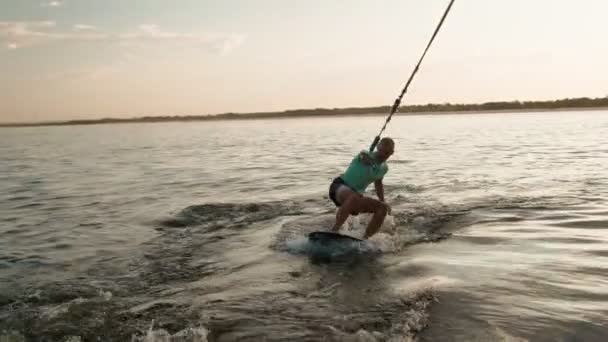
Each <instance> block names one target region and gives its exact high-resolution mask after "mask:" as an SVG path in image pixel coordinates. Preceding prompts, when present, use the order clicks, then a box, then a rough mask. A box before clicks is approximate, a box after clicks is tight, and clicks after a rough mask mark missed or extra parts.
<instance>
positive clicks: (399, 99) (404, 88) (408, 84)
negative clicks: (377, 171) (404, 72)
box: [369, 0, 455, 152]
mask: <svg viewBox="0 0 608 342" xmlns="http://www.w3.org/2000/svg"><path fill="white" fill-rule="evenodd" d="M454 1H455V0H451V1H450V4H449V5H448V7H447V8H446V10H445V12H444V13H443V17H441V21H440V22H439V25H437V28H435V32H434V33H433V36H432V37H431V40H429V43H428V44H427V46H426V49H424V53H423V54H422V56H421V57H420V60H419V61H418V64H416V67H415V68H414V71H413V72H412V74H411V75H410V78H409V79H408V80H407V83H406V84H405V87H403V90H402V91H401V94H400V95H399V97H397V99H396V100H395V103H394V104H393V108H391V113H390V114H389V116H388V117H387V118H386V121H385V122H384V125H383V126H382V129H380V132H379V133H378V135H376V137H375V138H374V141H373V142H372V145H371V146H370V148H369V152H373V151H374V149H375V148H376V145H378V142H379V141H380V136H381V135H382V132H384V129H385V128H386V125H387V124H388V123H389V121H391V118H392V117H393V114H395V112H396V111H397V109H399V105H400V104H401V99H402V98H403V95H405V93H406V92H407V88H408V87H409V86H410V83H412V80H413V79H414V75H416V73H417V72H418V69H419V68H420V64H421V63H422V60H423V59H424V56H426V53H427V51H428V50H429V47H430V46H431V43H433V40H435V36H437V32H439V29H440V28H441V25H443V21H444V20H445V18H446V17H447V15H448V13H449V12H450V9H451V8H452V4H453V3H454Z"/></svg>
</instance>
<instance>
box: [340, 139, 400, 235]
mask: <svg viewBox="0 0 608 342" xmlns="http://www.w3.org/2000/svg"><path fill="white" fill-rule="evenodd" d="M394 147H395V142H394V141H393V139H391V138H388V137H385V138H382V139H381V140H380V142H379V143H378V147H377V150H376V151H374V152H371V153H370V152H368V151H362V152H360V153H359V154H357V155H356V156H355V157H354V158H353V159H352V161H351V162H350V165H349V166H348V168H347V169H346V171H345V172H344V173H343V174H341V175H340V176H338V177H336V178H334V180H333V182H332V183H331V185H330V186H329V198H330V199H331V200H332V201H333V202H334V204H335V205H336V206H337V207H338V211H337V213H336V222H335V224H334V226H333V227H332V229H331V230H332V231H334V232H338V231H339V230H340V228H341V227H342V225H343V224H344V222H346V220H347V219H348V217H349V215H358V214H359V213H373V214H374V215H373V217H372V219H371V221H370V222H369V224H368V225H367V228H366V230H365V234H364V236H363V239H368V238H369V237H371V236H372V235H374V234H376V233H377V232H378V230H379V229H380V227H381V226H382V223H383V222H384V218H385V217H386V215H387V214H390V211H391V208H390V206H389V205H388V204H386V203H385V201H384V185H383V183H382V180H383V178H384V175H386V173H387V172H388V165H387V164H386V161H387V160H388V158H389V157H390V156H391V155H392V154H393V153H394ZM371 183H374V187H375V189H376V195H377V196H378V200H377V199H374V198H371V197H368V196H364V195H363V194H364V193H365V189H367V187H368V186H369V185H370V184H371Z"/></svg>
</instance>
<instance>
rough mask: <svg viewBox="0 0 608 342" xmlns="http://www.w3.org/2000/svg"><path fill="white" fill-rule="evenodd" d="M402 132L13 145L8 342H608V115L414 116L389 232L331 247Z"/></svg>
mask: <svg viewBox="0 0 608 342" xmlns="http://www.w3.org/2000/svg"><path fill="white" fill-rule="evenodd" d="M383 121H384V117H383V116H365V117H339V118H338V117H334V118H301V119H269V120H251V121H217V122H187V123H186V122H173V123H142V124H116V125H91V126H57V127H24V128H2V129H0V157H1V160H2V163H1V164H0V171H1V172H0V340H2V341H24V340H25V341H30V340H45V341H67V340H70V341H79V340H82V341H92V340H95V341H97V340H102V341H110V340H112V341H124V340H127V341H294V340H297V341H408V340H419V341H520V340H521V341H527V340H529V341H603V340H604V339H605V336H607V335H608V202H607V200H608V186H607V183H608V173H607V171H606V170H608V140H607V138H606V137H607V136H608V112H606V111H585V112H547V113H509V114H508V113H501V114H458V115H426V116H397V117H394V118H393V120H392V121H391V123H390V124H389V125H388V128H387V130H386V132H385V135H386V136H390V137H393V138H394V139H395V141H396V147H395V154H394V155H393V156H392V157H391V159H390V160H389V161H388V164H389V169H390V171H389V173H388V174H387V176H386V178H385V189H386V190H385V194H386V198H387V201H388V202H389V203H390V204H391V205H392V216H390V217H388V219H387V221H386V224H385V226H384V227H383V230H382V232H381V233H379V234H377V235H376V236H374V237H373V238H372V239H371V240H369V241H368V242H367V243H366V244H365V245H364V246H350V247H352V248H351V249H344V248H345V247H347V246H333V247H332V246H329V247H328V246H325V247H323V248H320V247H319V246H313V245H311V244H310V243H309V242H308V241H307V240H306V234H307V233H308V232H311V231H315V230H326V229H329V227H331V225H332V224H333V219H334V215H335V208H334V207H333V206H332V204H331V202H330V201H329V200H328V198H327V189H328V186H329V183H330V182H331V179H332V178H333V177H335V176H337V175H338V174H339V173H340V172H342V171H343V170H344V169H345V167H346V166H347V164H348V162H349V161H350V159H351V158H352V157H353V155H354V154H356V153H357V152H359V151H360V150H362V149H365V148H367V147H368V146H369V144H370V143H371V141H372V140H373V137H374V136H375V134H377V132H378V130H379V129H380V127H381V126H382V124H383ZM368 192H369V195H370V196H374V192H373V185H372V186H370V188H368ZM368 219H369V217H368V216H366V215H359V216H358V217H356V218H354V219H352V220H349V222H348V223H347V224H346V225H345V227H344V229H345V230H344V231H343V233H344V234H350V235H354V236H360V235H358V234H362V231H363V229H364V227H365V223H366V221H367V220H368ZM317 247H319V248H317ZM355 247H357V248H355Z"/></svg>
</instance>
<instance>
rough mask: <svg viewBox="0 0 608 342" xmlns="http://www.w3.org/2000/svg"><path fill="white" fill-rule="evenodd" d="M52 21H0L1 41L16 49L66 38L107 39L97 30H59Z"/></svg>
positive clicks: (83, 39) (106, 36) (81, 39)
mask: <svg viewBox="0 0 608 342" xmlns="http://www.w3.org/2000/svg"><path fill="white" fill-rule="evenodd" d="M55 28H56V24H55V22H52V21H0V43H3V44H6V46H7V48H8V49H11V50H15V49H19V48H24V47H30V46H34V45H41V44H48V43H53V42H57V41H66V40H79V41H91V40H105V39H108V37H109V36H108V35H107V34H102V33H97V32H86V31H85V32H67V33H66V32H57V31H56V30H55Z"/></svg>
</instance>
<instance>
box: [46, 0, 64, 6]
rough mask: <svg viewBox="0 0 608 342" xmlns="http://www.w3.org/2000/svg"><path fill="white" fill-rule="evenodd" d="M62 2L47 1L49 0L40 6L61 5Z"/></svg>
mask: <svg viewBox="0 0 608 342" xmlns="http://www.w3.org/2000/svg"><path fill="white" fill-rule="evenodd" d="M63 4H64V2H63V1H57V0H56V1H49V2H45V3H43V4H42V5H40V6H42V7H61V6H63Z"/></svg>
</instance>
